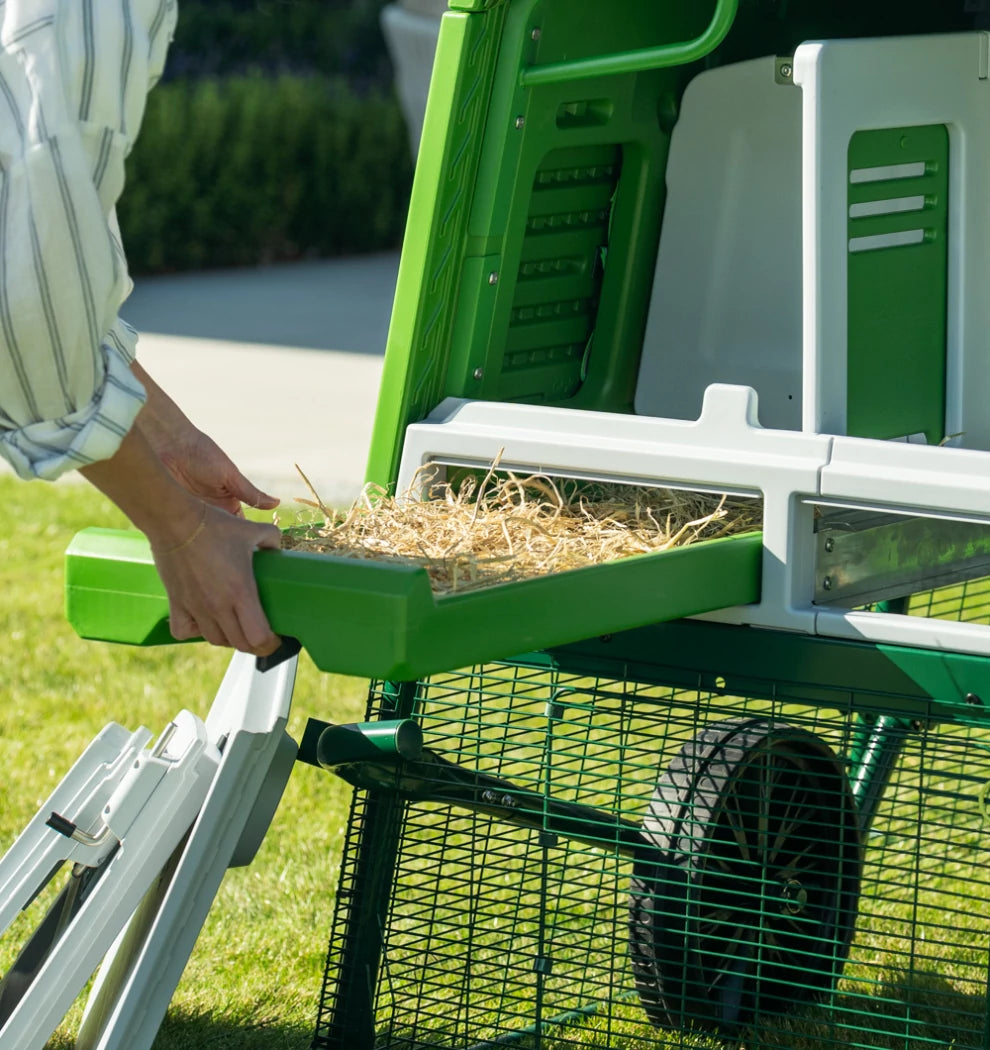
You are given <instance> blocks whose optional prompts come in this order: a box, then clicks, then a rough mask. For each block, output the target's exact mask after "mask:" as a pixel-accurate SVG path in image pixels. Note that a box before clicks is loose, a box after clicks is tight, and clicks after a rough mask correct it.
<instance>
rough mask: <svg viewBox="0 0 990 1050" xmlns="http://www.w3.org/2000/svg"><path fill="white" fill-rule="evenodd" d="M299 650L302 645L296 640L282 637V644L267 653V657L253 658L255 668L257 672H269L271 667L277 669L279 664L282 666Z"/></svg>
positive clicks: (285, 636)
mask: <svg viewBox="0 0 990 1050" xmlns="http://www.w3.org/2000/svg"><path fill="white" fill-rule="evenodd" d="M300 649H302V643H301V642H300V641H299V639H298V638H292V637H290V636H288V635H283V636H282V644H281V645H280V646H279V647H278V648H277V649H276V650H275V652H273V653H269V654H268V655H267V656H258V657H256V658H255V667H257V669H258V670H259V671H270V670H271V669H272V668H273V667H278V665H279V664H284V663H285V661H286V660H291V659H292V657H293V656H295V655H296V654H297V653H298V652H299V650H300Z"/></svg>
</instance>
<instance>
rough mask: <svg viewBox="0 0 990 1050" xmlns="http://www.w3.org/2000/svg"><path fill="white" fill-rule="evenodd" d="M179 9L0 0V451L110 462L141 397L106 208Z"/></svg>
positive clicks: (155, 1)
mask: <svg viewBox="0 0 990 1050" xmlns="http://www.w3.org/2000/svg"><path fill="white" fill-rule="evenodd" d="M175 19H176V0H0V455H3V456H4V458H6V459H7V460H8V461H9V462H10V463H11V465H12V466H13V468H14V470H15V471H16V472H17V473H18V474H19V475H20V476H21V477H24V478H34V477H38V478H46V479H52V478H55V477H57V476H59V475H60V474H62V473H64V472H65V471H67V470H71V469H73V468H76V467H80V466H84V465H85V464H87V463H93V462H96V461H98V460H102V459H107V458H109V457H110V456H112V455H113V453H114V452H115V451H116V449H117V447H118V445H119V444H120V441H121V439H122V438H123V436H124V435H125V434H126V433H127V431H128V429H129V428H130V426H131V424H132V423H133V422H134V418H135V416H136V415H137V413H138V411H139V409H140V407H141V405H142V404H143V401H144V390H143V388H142V387H141V384H140V383H139V382H138V381H137V380H136V379H135V378H134V376H133V375H132V374H131V371H130V367H129V365H130V362H131V361H132V360H133V358H134V350H135V345H136V342H137V335H136V333H135V332H134V330H133V329H132V328H130V327H129V326H128V325H127V324H125V323H124V322H123V321H121V320H120V318H119V317H118V310H119V309H120V305H121V303H122V302H123V301H124V299H126V297H127V296H128V294H129V293H130V290H131V282H130V278H129V277H128V275H127V263H126V260H125V258H124V252H123V248H122V247H121V243H120V235H119V231H118V229H117V222H116V215H115V212H114V207H115V204H116V202H117V199H118V197H119V196H120V192H121V190H122V189H123V185H124V159H125V157H126V156H127V153H128V151H129V150H130V148H131V146H132V145H133V143H134V140H135V137H136V136H137V132H138V128H139V127H140V124H141V118H142V116H143V114H144V106H145V98H146V96H147V92H148V90H149V88H150V87H151V86H152V85H153V84H154V83H155V81H156V80H157V79H158V78H159V77H160V76H161V72H162V68H163V67H164V64H165V55H166V52H167V49H168V44H169V41H170V40H171V37H172V33H173V30H174V27H175Z"/></svg>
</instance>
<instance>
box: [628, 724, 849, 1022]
mask: <svg viewBox="0 0 990 1050" xmlns="http://www.w3.org/2000/svg"><path fill="white" fill-rule="evenodd" d="M642 832H643V836H644V838H645V839H646V840H647V842H648V843H649V844H650V845H644V848H643V849H642V850H641V851H640V853H639V855H638V856H637V858H636V861H635V864H634V872H633V882H632V896H631V900H630V955H631V961H632V966H633V970H634V973H635V979H636V985H637V990H638V992H639V996H640V1000H641V1002H642V1004H643V1006H644V1008H645V1010H646V1013H647V1015H648V1016H649V1018H650V1020H651V1021H652V1022H653V1023H654V1024H657V1025H661V1026H665V1027H671V1026H673V1027H686V1026H690V1025H692V1024H695V1025H700V1026H703V1027H706V1028H715V1029H718V1030H721V1031H723V1032H732V1031H733V1030H734V1029H736V1028H738V1027H739V1026H740V1025H745V1024H746V1023H748V1022H750V1021H752V1020H753V1019H754V1017H756V1016H757V1015H758V1014H761V1013H778V1012H780V1011H782V1010H784V1009H786V1008H787V1007H788V1006H789V1005H790V1004H793V1003H794V1002H796V1001H800V1000H802V999H804V1000H807V999H813V998H815V997H816V996H818V995H820V994H822V993H825V992H827V991H828V990H829V989H830V988H831V987H832V985H833V983H834V982H835V980H836V979H837V978H838V976H839V974H840V973H841V970H842V965H843V962H844V961H845V958H846V955H847V954H848V951H849V942H850V940H851V939H852V933H853V926H854V923H855V918H856V906H857V898H858V894H859V878H860V869H861V864H862V860H861V854H862V850H861V836H860V830H859V821H858V819H857V815H856V809H855V803H854V801H853V798H852V795H851V793H850V790H849V785H848V781H847V779H846V776H845V773H844V771H843V769H842V766H841V764H840V762H839V760H838V759H837V758H836V756H835V755H834V753H833V752H832V750H831V748H830V747H829V746H828V745H827V744H826V743H825V742H824V741H822V740H820V739H819V738H818V737H816V736H814V735H813V734H812V733H809V732H807V731H805V730H803V729H798V728H795V727H793V726H789V725H783V724H780V723H777V724H772V723H769V722H766V721H763V720H760V719H733V720H729V721H725V722H719V723H717V724H713V725H712V726H710V727H708V728H707V729H705V730H704V731H703V732H702V733H700V734H699V735H698V736H697V737H695V738H694V739H693V740H691V741H690V742H689V743H688V744H687V745H686V746H685V747H684V748H683V749H682V751H681V752H680V754H679V755H678V756H677V757H676V758H675V759H674V760H673V762H672V763H671V764H670V766H669V768H668V769H667V771H666V772H665V773H664V774H663V776H662V777H661V779H660V781H659V783H658V784H657V788H656V792H655V794H654V796H653V799H652V801H651V803H650V808H649V811H648V813H647V816H646V818H645V820H644V822H643V829H642Z"/></svg>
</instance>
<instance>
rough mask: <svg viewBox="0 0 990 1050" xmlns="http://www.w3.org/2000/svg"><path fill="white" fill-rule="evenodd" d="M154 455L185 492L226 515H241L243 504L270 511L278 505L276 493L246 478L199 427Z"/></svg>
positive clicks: (242, 513) (242, 514)
mask: <svg viewBox="0 0 990 1050" xmlns="http://www.w3.org/2000/svg"><path fill="white" fill-rule="evenodd" d="M158 454H159V458H160V459H161V461H162V463H163V464H164V465H165V467H166V469H167V470H168V472H169V473H170V474H171V475H172V477H173V478H175V480H176V481H178V483H179V484H180V485H182V487H183V488H184V489H185V490H186V491H187V492H190V493H192V494H193V495H194V496H198V497H199V498H200V499H201V500H204V501H205V502H206V503H210V504H212V505H213V506H215V507H220V508H221V509H222V510H225V511H227V512H228V513H230V514H234V515H237V516H238V517H243V516H244V511H243V510H242V505H243V504H247V505H248V506H249V507H256V508H257V509H259V510H273V509H274V508H275V507H277V506H278V504H279V500H278V498H277V497H276V496H270V495H269V494H268V493H267V492H263V491H262V490H261V489H259V488H258V486H257V485H255V484H253V483H252V482H251V481H249V480H248V479H247V478H246V477H245V476H244V475H243V474H242V473H241V472H240V470H238V469H237V467H236V466H235V465H234V463H233V461H232V460H231V459H230V457H229V456H228V455H227V453H226V452H224V451H223V449H222V448H220V446H219V445H218V444H217V443H216V442H215V441H214V440H213V439H212V438H211V437H209V436H208V435H207V434H204V433H203V432H202V431H201V430H197V429H196V428H193V432H192V433H187V434H184V435H183V438H182V440H181V441H176V442H173V443H172V444H171V445H168V446H164V447H162V448H161V449H160V450H159V453H158Z"/></svg>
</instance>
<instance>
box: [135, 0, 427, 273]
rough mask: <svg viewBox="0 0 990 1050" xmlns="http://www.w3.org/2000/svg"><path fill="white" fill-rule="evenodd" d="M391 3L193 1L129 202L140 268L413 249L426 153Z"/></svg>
mask: <svg viewBox="0 0 990 1050" xmlns="http://www.w3.org/2000/svg"><path fill="white" fill-rule="evenodd" d="M381 6H382V4H381V2H380V0H365V2H361V0H358V2H356V3H327V2H325V0H319V2H316V0H213V2H201V3H197V2H194V0H180V5H179V9H180V16H179V26H178V29H177V32H176V39H175V41H174V43H173V47H172V50H171V52H170V57H169V64H168V66H167V68H166V75H165V77H164V78H163V82H162V83H161V84H159V85H158V86H157V87H156V88H155V89H154V90H153V91H152V93H151V95H150V96H149V98H148V108H147V112H146V115H145V120H144V124H143V126H142V130H141V135H140V137H139V139H138V142H137V145H136V146H135V148H134V150H133V152H132V153H131V156H130V158H129V159H128V165H127V186H126V188H125V190H124V194H123V197H122V198H121V201H120V204H119V208H118V211H119V216H120V223H121V229H122V232H123V237H124V244H125V247H126V250H127V255H128V259H129V262H130V267H131V270H132V272H134V273H154V272H167V271H174V270H184V269H196V268H206V267H218V266H245V265H254V264H260V263H269V262H275V261H279V260H287V259H298V258H312V257H317V256H329V255H336V254H342V253H350V252H364V251H375V250H381V249H385V248H391V247H394V246H395V245H397V244H398V243H399V241H400V239H401V236H402V229H403V226H404V223H405V212H406V207H407V204H408V195H409V186H410V183H411V178H412V160H411V158H410V156H409V147H408V142H407V138H406V133H405V126H404V123H403V118H402V115H401V113H400V110H399V106H398V103H397V101H396V99H395V96H394V93H393V91H392V85H391V71H390V67H389V65H388V60H387V56H386V54H385V45H384V41H383V40H382V37H381V31H380V29H379V27H378V18H379V11H380V8H381Z"/></svg>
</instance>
